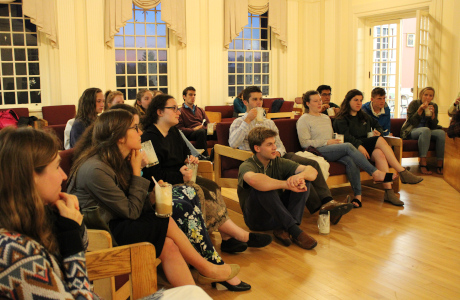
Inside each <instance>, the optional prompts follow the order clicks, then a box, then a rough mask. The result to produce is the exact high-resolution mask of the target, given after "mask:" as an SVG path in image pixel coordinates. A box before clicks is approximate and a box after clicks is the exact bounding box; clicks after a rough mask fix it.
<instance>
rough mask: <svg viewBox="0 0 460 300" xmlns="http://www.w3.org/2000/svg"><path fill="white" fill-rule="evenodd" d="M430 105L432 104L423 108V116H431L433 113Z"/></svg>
mask: <svg viewBox="0 0 460 300" xmlns="http://www.w3.org/2000/svg"><path fill="white" fill-rule="evenodd" d="M430 106H432V105H428V107H427V108H425V116H426V117H431V116H432V115H433V113H432V112H431V110H430Z"/></svg>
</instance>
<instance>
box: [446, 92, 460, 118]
mask: <svg viewBox="0 0 460 300" xmlns="http://www.w3.org/2000/svg"><path fill="white" fill-rule="evenodd" d="M459 110H460V93H458V97H457V99H455V100H454V102H452V104H451V105H450V107H449V110H448V111H447V113H448V115H449V117H453V116H454V115H455V114H456V113H457V112H458V111H459Z"/></svg>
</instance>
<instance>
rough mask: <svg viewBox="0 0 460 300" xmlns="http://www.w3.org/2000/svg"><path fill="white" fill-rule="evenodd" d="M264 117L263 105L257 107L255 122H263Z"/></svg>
mask: <svg viewBox="0 0 460 300" xmlns="http://www.w3.org/2000/svg"><path fill="white" fill-rule="evenodd" d="M264 117H265V109H264V108H263V107H257V116H256V121H257V122H259V123H260V122H263V121H264Z"/></svg>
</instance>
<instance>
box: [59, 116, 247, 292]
mask: <svg viewBox="0 0 460 300" xmlns="http://www.w3.org/2000/svg"><path fill="white" fill-rule="evenodd" d="M92 130H93V133H92V144H91V146H90V147H89V148H88V149H86V150H84V151H83V152H82V153H81V154H80V155H79V156H78V157H75V160H74V164H73V166H72V169H71V172H70V176H69V177H70V179H69V187H68V191H69V192H70V193H72V194H74V195H76V196H77V197H78V198H79V203H80V207H82V208H86V207H90V206H95V205H97V206H99V208H100V214H101V217H102V220H103V221H104V222H106V223H107V224H108V226H109V228H110V230H111V233H112V235H113V237H114V238H115V240H116V242H117V243H118V244H121V245H124V244H132V243H137V242H150V243H152V244H153V245H154V246H155V249H156V251H157V252H156V253H157V256H159V258H160V259H161V260H162V264H161V265H162V267H163V270H164V272H165V275H166V277H167V278H168V280H169V282H170V283H171V284H172V285H173V286H182V285H194V284H195V281H194V280H193V277H192V275H191V273H190V270H189V268H188V266H187V263H189V264H191V265H192V266H194V267H195V268H196V269H197V270H198V271H199V273H200V274H199V276H198V282H201V283H206V282H215V281H224V280H230V279H232V278H234V277H235V276H236V274H237V273H238V271H239V267H238V266H237V265H215V264H212V263H210V262H208V261H207V260H206V259H204V258H203V257H202V256H201V255H200V254H199V253H198V252H197V251H196V250H195V249H194V247H193V246H192V245H191V244H190V242H189V241H188V239H187V237H186V236H185V234H184V233H183V232H182V231H181V230H180V229H179V228H178V227H177V225H176V223H175V222H174V220H172V219H171V218H160V217H158V216H156V215H155V212H154V210H153V206H152V204H151V202H154V200H155V198H154V197H153V195H152V194H151V195H150V197H149V196H148V194H147V191H148V186H149V181H148V180H146V179H144V178H142V177H141V164H142V158H143V157H142V155H141V154H140V152H139V150H140V149H141V134H142V131H141V130H140V129H139V118H138V116H137V115H134V116H133V115H132V114H131V113H129V112H127V111H124V110H119V109H115V110H110V111H108V112H105V113H103V114H101V116H100V117H99V118H98V119H97V120H96V121H95V123H94V125H93V128H92Z"/></svg>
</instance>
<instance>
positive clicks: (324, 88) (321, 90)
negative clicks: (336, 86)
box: [316, 84, 332, 95]
mask: <svg viewBox="0 0 460 300" xmlns="http://www.w3.org/2000/svg"><path fill="white" fill-rule="evenodd" d="M316 90H317V91H318V93H319V94H320V95H321V93H322V92H323V91H324V90H326V91H328V90H329V91H331V92H332V88H331V86H330V85H325V84H322V85H320V86H319V87H318V88H317V89H316Z"/></svg>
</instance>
